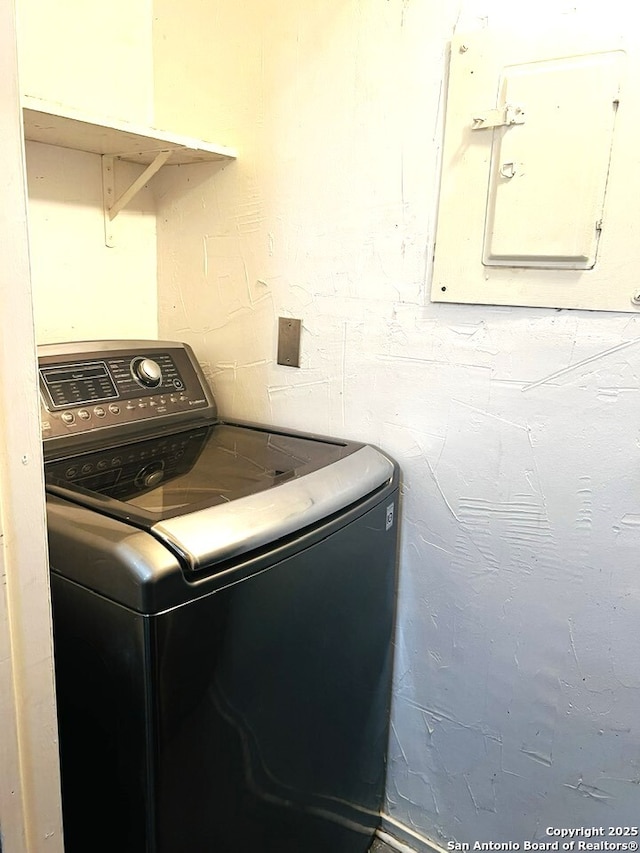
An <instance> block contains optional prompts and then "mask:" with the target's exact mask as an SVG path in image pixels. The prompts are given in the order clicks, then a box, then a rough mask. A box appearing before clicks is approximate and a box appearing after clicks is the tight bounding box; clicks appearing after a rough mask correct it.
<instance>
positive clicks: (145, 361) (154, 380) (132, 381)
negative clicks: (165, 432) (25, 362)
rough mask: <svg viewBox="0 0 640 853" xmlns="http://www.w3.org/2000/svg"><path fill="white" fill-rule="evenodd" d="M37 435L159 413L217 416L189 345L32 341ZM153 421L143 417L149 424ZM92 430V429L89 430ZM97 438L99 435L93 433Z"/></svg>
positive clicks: (81, 431)
mask: <svg viewBox="0 0 640 853" xmlns="http://www.w3.org/2000/svg"><path fill="white" fill-rule="evenodd" d="M38 363H39V376H40V398H41V403H42V406H41V413H42V419H41V423H42V437H43V439H44V440H45V442H46V441H47V440H48V439H60V438H65V437H69V436H81V435H82V436H85V437H86V434H90V433H93V432H95V431H96V430H99V431H100V433H101V434H102V431H103V429H106V428H117V427H127V428H132V427H135V426H136V425H140V427H141V431H144V430H145V429H148V427H145V424H147V423H148V422H150V421H154V426H157V419H163V418H164V419H167V420H171V421H175V420H180V421H183V420H188V419H190V418H191V417H193V416H194V415H206V416H207V417H209V418H210V417H211V416H213V417H215V414H216V413H215V402H214V400H213V396H212V394H211V392H210V390H209V387H208V385H207V383H206V380H205V379H204V376H203V375H202V371H201V369H200V367H199V365H198V363H197V361H196V360H195V356H194V355H193V352H192V350H191V348H190V347H189V346H187V345H186V344H182V343H177V342H144V341H137V342H133V341H101V342H90V343H86V344H75V343H74V344H60V345H47V346H43V347H39V348H38ZM150 426H151V424H149V427H150ZM89 438H91V436H89ZM96 440H99V439H98V436H97V435H96Z"/></svg>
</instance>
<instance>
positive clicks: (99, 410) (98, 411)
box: [93, 406, 107, 418]
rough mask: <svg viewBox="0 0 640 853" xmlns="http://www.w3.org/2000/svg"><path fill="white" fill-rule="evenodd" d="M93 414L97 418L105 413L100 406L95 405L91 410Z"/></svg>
mask: <svg viewBox="0 0 640 853" xmlns="http://www.w3.org/2000/svg"><path fill="white" fill-rule="evenodd" d="M93 414H94V415H95V416H96V417H97V418H103V417H104V416H105V415H106V414H107V413H106V411H105V410H104V408H103V407H102V406H95V408H94V410H93Z"/></svg>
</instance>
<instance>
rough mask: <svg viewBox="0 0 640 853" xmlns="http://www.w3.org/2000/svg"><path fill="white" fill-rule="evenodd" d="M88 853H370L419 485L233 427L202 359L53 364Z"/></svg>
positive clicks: (112, 352)
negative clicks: (408, 491) (405, 550)
mask: <svg viewBox="0 0 640 853" xmlns="http://www.w3.org/2000/svg"><path fill="white" fill-rule="evenodd" d="M38 355H39V379H40V389H41V400H42V433H43V446H44V456H45V481H46V494H47V515H48V533H49V552H50V566H51V592H52V604H53V623H54V649H55V674H56V690H57V703H58V719H59V737H60V758H61V770H62V800H63V817H64V834H65V849H66V851H67V853H87V851H92V853H100V851H104V853H106V851H109V853H115V851H118V853H365V851H366V850H368V848H369V846H370V844H371V841H372V838H373V835H374V833H375V830H376V827H377V826H378V823H379V820H380V809H381V805H382V798H383V792H384V782H385V755H386V749H387V734H388V720H389V701H390V679H391V665H392V643H393V624H394V603H395V589H396V549H397V530H398V521H397V519H398V467H397V465H396V463H395V462H394V461H393V460H392V459H390V458H389V457H388V456H387V455H386V454H384V453H382V452H381V451H380V450H378V449H376V448H375V447H372V446H370V445H366V444H362V443H357V442H353V441H342V440H339V439H334V438H327V437H323V436H318V435H312V434H303V433H300V432H297V431H293V430H284V429H280V428H276V427H269V426H264V425H256V424H250V423H236V422H233V423H232V422H228V421H225V420H224V419H222V418H220V417H219V415H218V412H217V408H216V403H215V400H214V398H213V395H212V393H211V390H210V388H209V386H208V384H207V382H206V380H205V377H204V375H203V373H202V371H201V369H200V367H199V365H198V362H197V360H196V358H195V356H194V353H193V351H192V350H191V348H190V347H189V346H187V345H185V344H183V343H179V342H171V341H116V340H112V341H99V342H88V343H86V342H85V343H73V344H61V345H47V346H43V347H40V348H39V354H38Z"/></svg>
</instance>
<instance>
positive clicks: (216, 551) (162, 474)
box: [45, 424, 394, 571]
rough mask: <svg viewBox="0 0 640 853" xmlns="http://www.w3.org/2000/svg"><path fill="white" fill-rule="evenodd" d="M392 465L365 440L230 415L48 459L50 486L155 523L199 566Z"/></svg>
mask: <svg viewBox="0 0 640 853" xmlns="http://www.w3.org/2000/svg"><path fill="white" fill-rule="evenodd" d="M393 474H394V466H393V464H392V462H391V461H390V460H389V459H387V457H386V456H384V455H383V454H382V453H380V452H379V451H377V450H375V449H374V448H373V447H370V446H368V445H361V444H356V443H354V442H339V441H333V440H331V439H316V438H313V437H309V436H299V435H291V434H288V433H279V432H276V431H274V430H266V429H262V428H257V427H247V426H237V425H231V424H215V425H210V426H207V427H199V428H197V429H191V430H187V431H183V432H178V433H171V434H168V435H163V436H159V437H155V438H152V439H147V440H145V441H139V442H130V443H127V444H125V445H120V446H116V447H110V448H103V449H100V450H98V451H92V452H91V453H84V454H81V455H78V456H73V457H69V458H66V459H63V460H58V461H56V462H51V463H48V464H47V465H46V466H45V477H46V484H47V489H48V491H50V492H52V493H56V494H59V495H61V496H63V497H65V498H66V499H67V500H72V501H75V502H76V503H81V504H83V505H85V506H88V507H91V508H92V509H95V510H97V511H98V512H100V513H102V514H105V515H109V516H112V517H114V518H117V519H120V520H122V521H126V522H128V523H129V524H134V525H136V526H138V527H141V528H143V529H145V530H147V531H149V532H150V533H151V534H153V535H154V536H155V537H156V538H158V539H159V540H161V541H162V542H163V543H165V544H166V545H167V546H168V547H169V548H171V550H172V551H173V552H174V553H176V554H178V555H179V556H180V557H182V559H183V561H184V562H185V563H186V564H187V566H188V567H189V568H190V569H191V570H192V571H197V570H199V569H202V568H205V567H207V566H210V565H211V564H212V563H217V562H219V561H221V560H226V559H230V558H233V557H235V556H237V555H239V554H244V553H246V552H248V551H253V550H255V549H257V548H260V547H262V546H266V545H268V544H269V543H271V542H275V541H276V540H278V539H281V538H283V537H285V536H289V535H291V534H294V533H296V532H297V531H299V530H302V529H303V528H306V527H308V526H309V525H312V524H315V523H317V522H319V521H321V520H323V519H325V518H328V517H329V516H331V515H333V514H334V513H336V512H339V511H341V510H342V509H344V508H345V507H347V506H349V505H351V504H353V503H355V502H356V501H358V500H360V499H361V498H363V497H365V496H367V495H368V494H370V493H371V492H373V491H375V490H376V489H378V488H380V487H381V486H384V485H385V484H386V483H387V482H389V480H390V479H391V478H392V477H393Z"/></svg>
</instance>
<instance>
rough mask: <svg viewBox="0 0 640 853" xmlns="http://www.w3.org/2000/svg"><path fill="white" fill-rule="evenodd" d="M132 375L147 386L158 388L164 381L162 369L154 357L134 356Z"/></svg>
mask: <svg viewBox="0 0 640 853" xmlns="http://www.w3.org/2000/svg"><path fill="white" fill-rule="evenodd" d="M131 375H132V376H133V378H134V379H135V380H136V381H137V382H139V383H140V384H141V385H144V387H145V388H156V387H157V386H158V385H160V383H161V382H162V370H161V369H160V365H159V364H158V362H157V361H154V360H153V359H152V358H134V360H133V361H132V362H131Z"/></svg>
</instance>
